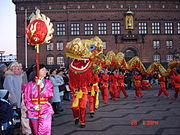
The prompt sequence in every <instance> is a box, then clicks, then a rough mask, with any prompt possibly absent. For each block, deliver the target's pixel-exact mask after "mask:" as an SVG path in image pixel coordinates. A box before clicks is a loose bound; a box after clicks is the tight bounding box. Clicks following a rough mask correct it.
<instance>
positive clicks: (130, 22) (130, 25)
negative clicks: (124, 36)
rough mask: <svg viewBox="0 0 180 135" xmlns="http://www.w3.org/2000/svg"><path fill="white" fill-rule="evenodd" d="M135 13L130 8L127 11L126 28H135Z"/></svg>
mask: <svg viewBox="0 0 180 135" xmlns="http://www.w3.org/2000/svg"><path fill="white" fill-rule="evenodd" d="M133 15H134V13H133V12H132V11H131V10H130V8H129V10H128V11H127V12H126V13H125V24H126V25H125V27H126V30H132V29H134V16H133Z"/></svg>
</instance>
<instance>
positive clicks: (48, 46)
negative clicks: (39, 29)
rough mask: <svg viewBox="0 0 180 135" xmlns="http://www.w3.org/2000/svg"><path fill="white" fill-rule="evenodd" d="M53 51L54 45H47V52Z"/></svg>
mask: <svg viewBox="0 0 180 135" xmlns="http://www.w3.org/2000/svg"><path fill="white" fill-rule="evenodd" d="M52 50H53V43H50V44H48V45H47V51H52Z"/></svg>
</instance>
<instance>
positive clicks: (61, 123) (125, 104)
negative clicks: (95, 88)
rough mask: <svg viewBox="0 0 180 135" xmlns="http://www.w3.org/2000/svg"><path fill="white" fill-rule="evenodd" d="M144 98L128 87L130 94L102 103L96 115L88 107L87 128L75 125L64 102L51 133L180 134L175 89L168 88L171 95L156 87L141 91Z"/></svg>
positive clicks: (178, 104) (178, 101) (66, 102)
mask: <svg viewBox="0 0 180 135" xmlns="http://www.w3.org/2000/svg"><path fill="white" fill-rule="evenodd" d="M142 92H143V94H144V97H143V98H140V99H136V98H134V90H127V93H128V94H129V97H128V98H127V99H125V98H123V95H122V94H121V95H122V96H121V98H120V99H117V100H116V101H112V100H109V102H108V104H103V102H102V98H101V95H100V107H99V108H98V109H97V110H96V113H95V117H94V118H90V117H89V113H88V109H87V115H86V120H87V123H86V128H83V129H81V128H79V127H78V126H75V125H74V120H73V115H72V111H71V109H70V105H71V102H68V101H64V112H61V114H58V115H55V119H54V121H53V127H52V135H180V97H179V99H177V100H176V101H174V100H173V95H174V90H168V93H169V94H170V98H169V99H168V98H166V97H165V96H164V95H163V94H162V95H161V96H160V97H156V95H157V93H158V90H144V91H142Z"/></svg>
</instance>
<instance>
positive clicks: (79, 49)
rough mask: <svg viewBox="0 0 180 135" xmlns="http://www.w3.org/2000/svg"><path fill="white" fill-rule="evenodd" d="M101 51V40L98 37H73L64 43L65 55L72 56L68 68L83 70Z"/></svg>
mask: <svg viewBox="0 0 180 135" xmlns="http://www.w3.org/2000/svg"><path fill="white" fill-rule="evenodd" d="M102 53H103V45H102V40H101V39H100V38H99V37H94V38H91V39H80V38H75V39H74V40H72V41H70V42H68V43H67V45H66V56H67V57H70V58H73V59H74V60H73V61H72V63H71V65H70V69H72V70H74V71H85V70H86V69H88V67H90V65H91V63H92V60H93V59H94V58H95V57H97V56H99V55H100V54H102Z"/></svg>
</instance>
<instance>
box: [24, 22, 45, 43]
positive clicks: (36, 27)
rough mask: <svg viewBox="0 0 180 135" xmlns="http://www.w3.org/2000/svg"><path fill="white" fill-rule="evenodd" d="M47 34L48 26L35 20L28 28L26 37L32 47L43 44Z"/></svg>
mask: <svg viewBox="0 0 180 135" xmlns="http://www.w3.org/2000/svg"><path fill="white" fill-rule="evenodd" d="M47 33H48V29H47V26H46V24H45V22H44V21H42V20H34V21H32V22H31V23H30V24H29V25H28V27H27V28H26V36H27V39H28V42H29V43H30V44H31V45H36V44H41V43H43V42H44V40H45V38H46V35H47Z"/></svg>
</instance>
